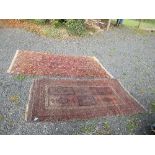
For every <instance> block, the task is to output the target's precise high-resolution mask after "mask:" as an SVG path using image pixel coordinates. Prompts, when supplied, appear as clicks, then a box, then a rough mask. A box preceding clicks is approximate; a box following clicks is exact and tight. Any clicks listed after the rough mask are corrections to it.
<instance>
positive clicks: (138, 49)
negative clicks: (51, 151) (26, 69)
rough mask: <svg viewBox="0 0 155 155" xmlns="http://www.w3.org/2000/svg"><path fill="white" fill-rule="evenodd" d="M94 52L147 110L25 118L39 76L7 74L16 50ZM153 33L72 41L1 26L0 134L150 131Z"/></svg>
mask: <svg viewBox="0 0 155 155" xmlns="http://www.w3.org/2000/svg"><path fill="white" fill-rule="evenodd" d="M17 49H19V50H34V51H47V52H51V53H56V54H62V53H63V54H74V55H86V56H96V57H97V58H98V59H99V60H100V62H101V63H102V64H103V66H104V67H105V68H106V69H107V70H108V71H109V72H110V73H111V74H112V75H113V76H114V77H115V78H117V79H118V80H119V81H120V82H121V83H122V84H123V85H124V87H125V88H126V89H127V90H128V91H129V92H130V93H131V94H132V95H133V96H134V97H135V98H136V99H137V100H138V101H139V102H140V103H141V104H142V105H143V106H144V107H145V109H146V110H147V112H146V113H145V114H138V115H134V116H128V117H127V116H126V117H125V116H119V117H104V118H98V119H92V120H85V121H69V122H58V123H39V122H34V123H27V122H25V120H24V115H25V107H26V105H27V100H28V94H29V93H28V92H29V88H30V85H31V84H32V80H33V79H34V78H37V77H24V78H20V77H19V76H12V75H9V74H8V73H6V70H7V69H8V67H9V66H10V63H11V61H12V58H13V56H14V54H15V52H16V50H17ZM154 68H155V35H153V34H138V33H135V32H134V31H132V30H129V29H126V28H122V29H119V28H117V29H113V30H111V31H109V32H101V33H99V34H96V35H94V36H90V37H86V38H81V39H80V38H79V39H74V40H55V39H48V38H45V37H40V36H38V35H36V34H34V33H30V32H27V31H25V30H21V29H11V28H10V29H9V28H7V29H6V28H5V29H4V28H1V29H0V134H152V133H151V132H150V125H151V123H153V122H155V114H154V113H150V112H149V111H150V104H151V103H153V102H155V70H154Z"/></svg>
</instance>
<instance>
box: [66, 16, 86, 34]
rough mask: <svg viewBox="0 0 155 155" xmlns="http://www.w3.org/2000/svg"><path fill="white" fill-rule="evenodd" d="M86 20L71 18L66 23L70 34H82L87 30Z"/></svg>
mask: <svg viewBox="0 0 155 155" xmlns="http://www.w3.org/2000/svg"><path fill="white" fill-rule="evenodd" d="M84 22H85V20H83V19H69V20H67V22H66V23H65V25H66V28H67V30H68V32H69V33H70V34H73V35H78V36H81V35H83V34H84V32H85V31H86V27H85V24H84Z"/></svg>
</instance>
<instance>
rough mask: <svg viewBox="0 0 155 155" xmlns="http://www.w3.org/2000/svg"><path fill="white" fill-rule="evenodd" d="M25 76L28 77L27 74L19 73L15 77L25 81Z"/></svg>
mask: <svg viewBox="0 0 155 155" xmlns="http://www.w3.org/2000/svg"><path fill="white" fill-rule="evenodd" d="M25 78H26V76H25V75H21V74H19V75H17V76H16V77H15V79H17V80H19V81H23V80H25Z"/></svg>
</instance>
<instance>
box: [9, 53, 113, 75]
mask: <svg viewBox="0 0 155 155" xmlns="http://www.w3.org/2000/svg"><path fill="white" fill-rule="evenodd" d="M7 72H8V73H12V74H24V75H48V76H52V77H58V76H60V77H69V78H73V77H75V78H85V77H86V78H111V77H112V76H111V75H110V74H109V73H108V72H107V71H106V69H105V68H104V67H103V66H102V65H101V64H100V63H99V61H98V60H97V59H96V58H95V57H85V56H65V55H55V54H49V53H43V52H32V51H17V52H16V54H15V56H14V58H13V60H12V63H11V65H10V67H9V69H8V71H7Z"/></svg>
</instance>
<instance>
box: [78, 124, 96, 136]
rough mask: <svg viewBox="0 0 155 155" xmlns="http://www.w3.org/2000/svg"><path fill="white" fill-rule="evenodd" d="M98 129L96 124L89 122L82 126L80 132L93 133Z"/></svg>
mask: <svg viewBox="0 0 155 155" xmlns="http://www.w3.org/2000/svg"><path fill="white" fill-rule="evenodd" d="M95 129H96V126H95V125H94V124H88V125H85V126H83V127H81V128H80V132H82V133H84V134H92V133H93V132H94V131H95Z"/></svg>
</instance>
